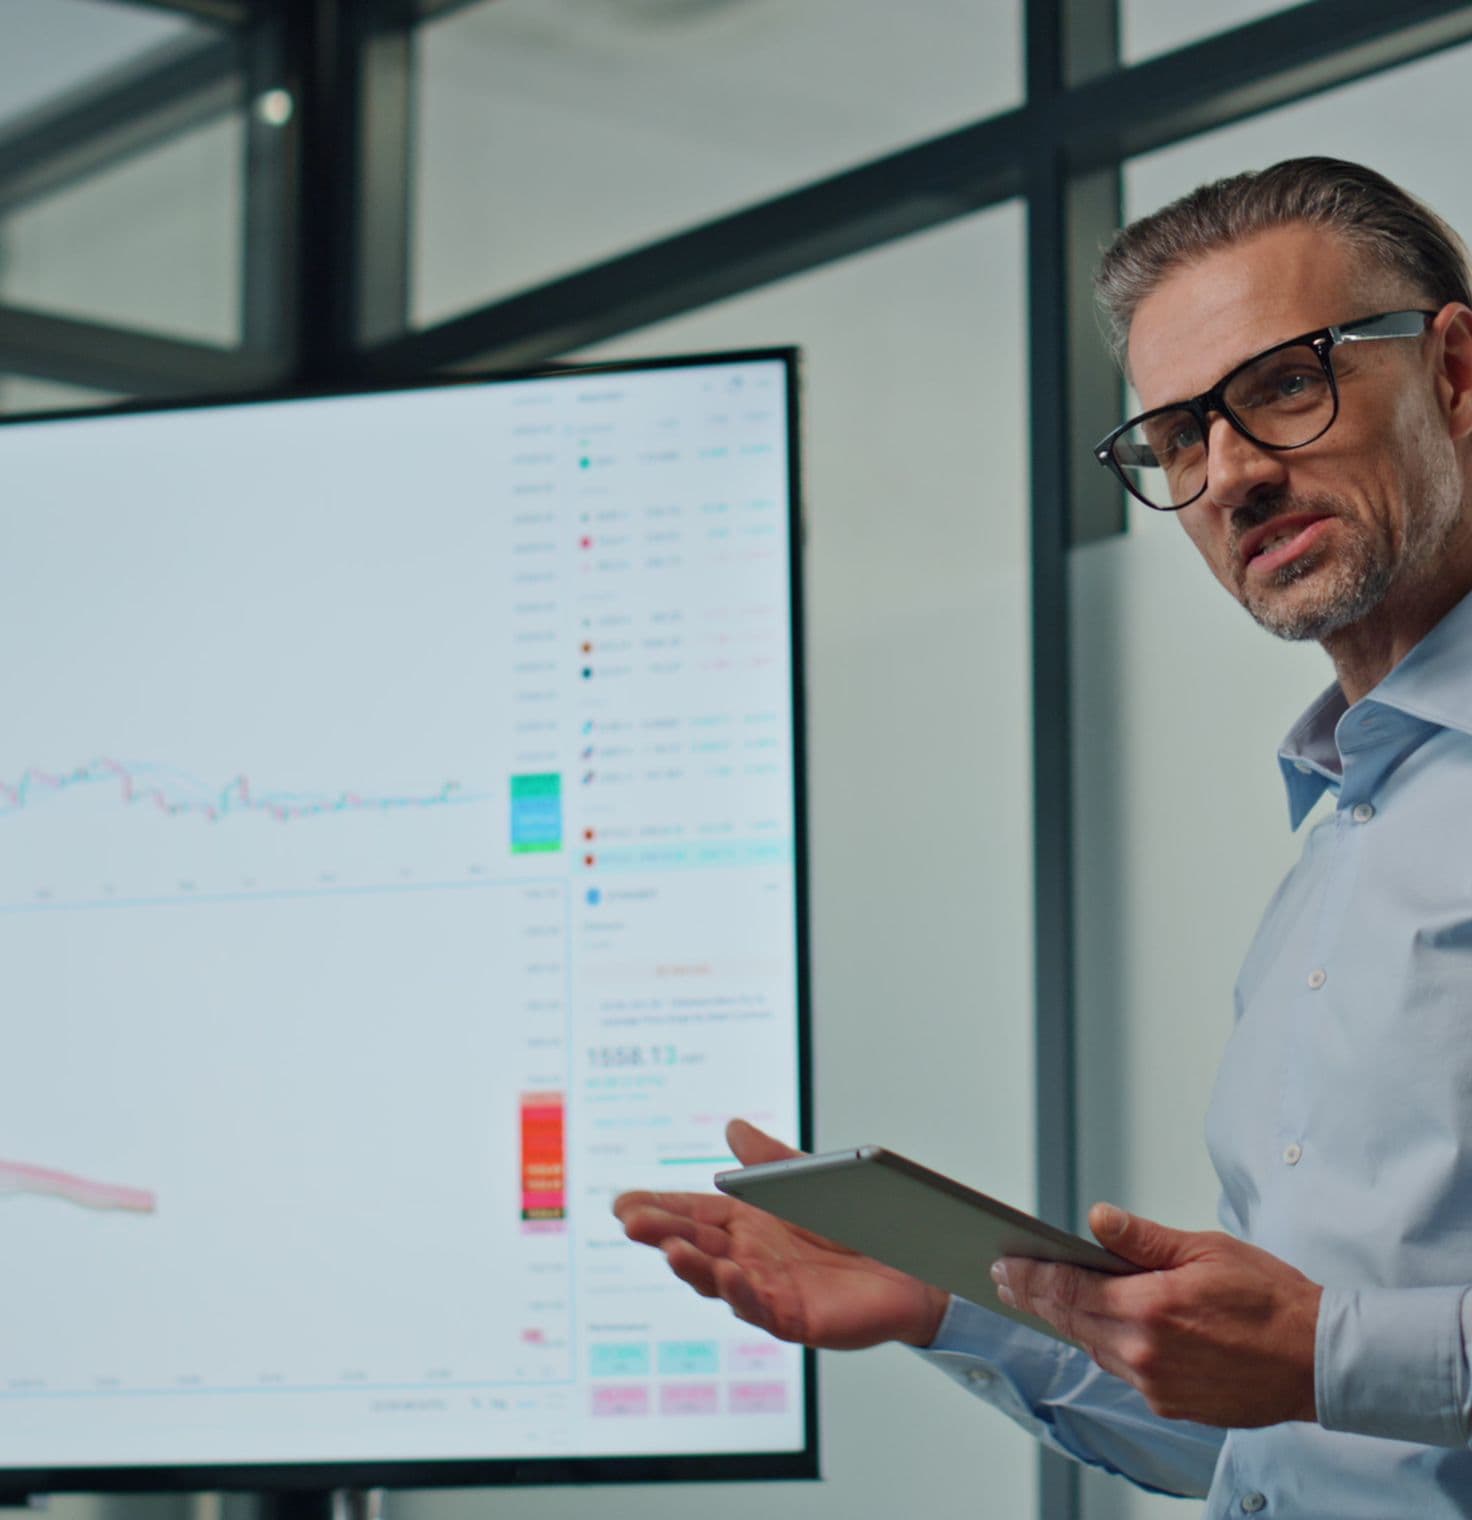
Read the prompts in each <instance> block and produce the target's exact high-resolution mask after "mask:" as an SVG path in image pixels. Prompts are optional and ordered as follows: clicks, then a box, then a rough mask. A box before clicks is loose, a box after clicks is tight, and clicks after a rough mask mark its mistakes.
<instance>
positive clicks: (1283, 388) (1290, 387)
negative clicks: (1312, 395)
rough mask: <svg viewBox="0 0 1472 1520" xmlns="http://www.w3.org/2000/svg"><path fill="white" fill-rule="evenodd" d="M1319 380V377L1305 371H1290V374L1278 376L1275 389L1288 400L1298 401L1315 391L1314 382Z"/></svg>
mask: <svg viewBox="0 0 1472 1520" xmlns="http://www.w3.org/2000/svg"><path fill="white" fill-rule="evenodd" d="M1318 378H1319V377H1318V376H1316V375H1310V374H1308V373H1306V372H1305V371H1304V370H1290V371H1289V372H1288V373H1286V374H1282V375H1279V376H1278V381H1277V385H1276V386H1275V389H1276V391H1277V393H1278V394H1279V395H1280V396H1282V397H1284V398H1285V399H1286V400H1289V401H1296V400H1297V399H1298V397H1300V396H1302V395H1304V394H1305V393H1306V392H1308V391H1310V390H1313V389H1314V382H1315V381H1316V380H1317V379H1318Z"/></svg>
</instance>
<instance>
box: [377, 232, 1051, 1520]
mask: <svg viewBox="0 0 1472 1520" xmlns="http://www.w3.org/2000/svg"><path fill="white" fill-rule="evenodd" d="M1024 288H1025V260H1024V233H1023V218H1022V214H1021V210H1020V208H1019V207H1018V206H1016V205H1007V206H1003V207H998V208H996V209H994V210H991V211H988V212H986V213H984V214H981V215H978V216H975V217H971V218H968V219H966V220H965V221H964V222H960V223H956V224H952V225H951V226H948V227H945V228H942V229H939V230H936V231H933V232H930V233H927V234H925V235H923V236H917V237H913V238H909V239H906V240H904V241H903V242H900V243H897V244H893V245H891V246H889V247H886V248H883V249H881V250H878V251H876V252H873V253H869V254H866V255H863V256H861V257H856V258H853V259H849V260H845V261H844V262H842V263H838V264H834V265H830V266H828V267H827V268H825V269H822V270H819V271H816V272H814V273H812V274H809V275H805V276H802V277H799V278H796V279H792V280H788V281H785V282H783V283H782V284H780V285H777V286H773V287H771V288H769V289H766V290H762V291H758V292H756V293H754V294H751V295H748V296H743V297H740V298H737V299H734V300H730V301H726V302H722V303H720V304H719V305H716V306H713V307H710V308H708V309H706V310H704V311H701V312H698V313H695V314H693V315H691V316H686V317H683V318H680V319H678V320H676V321H671V322H667V323H663V324H661V325H659V326H657V327H654V328H651V329H648V330H646V331H644V332H641V333H639V334H637V335H635V336H632V337H627V338H622V339H619V340H618V341H617V342H615V343H610V344H609V345H607V347H606V349H604V350H603V351H602V352H603V356H612V355H615V354H616V355H619V356H634V355H649V354H660V353H674V352H687V353H689V352H697V351H708V350H711V349H715V348H722V347H727V348H729V347H746V346H749V345H758V346H760V345H764V344H778V343H782V344H785V343H794V342H795V343H799V344H801V345H802V350H803V369H804V385H803V392H804V410H805V417H804V428H803V433H804V440H805V459H804V475H805V477H806V497H807V527H808V532H807V545H806V550H805V555H806V576H805V582H806V588H807V592H806V594H807V608H806V617H805V621H806V625H807V660H806V667H807V675H808V682H809V688H808V703H807V706H808V713H809V730H808V739H809V756H808V795H809V798H810V801H811V820H810V832H811V841H810V842H811V866H812V878H811V879H812V928H813V957H814V959H813V984H814V989H815V997H814V1045H815V1049H816V1051H817V1057H816V1061H815V1068H814V1069H815V1076H816V1097H815V1111H816V1114H817V1118H818V1135H817V1141H818V1145H819V1146H820V1148H835V1147H838V1146H842V1145H848V1144H852V1143H862V1141H863V1140H864V1138H865V1137H871V1138H872V1137H883V1143H884V1144H886V1145H890V1146H893V1147H895V1148H897V1149H899V1150H901V1151H903V1152H905V1153H907V1154H910V1155H912V1156H914V1157H916V1158H917V1159H919V1160H924V1161H928V1162H929V1163H930V1164H931V1165H934V1166H936V1167H939V1168H941V1169H942V1170H946V1171H950V1172H951V1173H953V1174H954V1175H956V1176H958V1177H964V1178H970V1179H972V1180H973V1181H975V1182H976V1183H977V1184H978V1185H979V1186H982V1187H984V1188H988V1189H989V1190H991V1191H993V1192H995V1193H997V1194H999V1195H1000V1196H1002V1197H1004V1198H1010V1199H1016V1200H1020V1201H1022V1202H1024V1203H1025V1202H1027V1201H1028V1200H1030V1199H1031V1198H1032V1196H1033V1193H1034V1180H1033V1178H1034V1172H1033V1161H1032V1141H1031V1136H1032V1125H1033V1118H1032V1115H1033V1104H1032V1083H1033V1076H1032V1072H1033V1062H1032V971H1031V953H1032V952H1031V944H1032V927H1031V925H1032V915H1031V889H1030V883H1031V879H1032V857H1031V811H1030V807H1029V804H1028V801H1027V799H1028V797H1029V792H1030V765H1031V758H1030V757H1031V745H1030V739H1029V734H1030V724H1031V699H1030V685H1029V668H1030V661H1029V656H1028V649H1029V644H1030V637H1029V600H1028V532H1027V520H1028V512H1027V499H1028V498H1027V469H1026V436H1027V432H1026V430H1027V417H1026V395H1027V381H1026V359H1025V348H1024V309H1025V303H1024V300H1023V291H1024ZM584 357H592V356H591V355H588V356H584ZM980 418H985V419H986V436H987V438H988V440H989V442H988V445H987V447H986V449H985V451H984V458H983V459H979V458H978V453H977V446H976V445H977V438H978V436H979V435H978V426H979V423H978V419H980ZM947 1381H948V1380H946V1379H943V1378H940V1377H937V1376H936V1375H935V1374H934V1372H933V1370H932V1369H930V1368H927V1367H924V1366H923V1365H921V1364H919V1363H918V1362H916V1361H915V1360H914V1359H912V1358H909V1357H906V1356H904V1355H902V1354H901V1353H899V1352H898V1351H896V1350H895V1349H894V1348H888V1349H886V1350H883V1351H875V1352H869V1353H866V1354H864V1355H862V1356H843V1357H833V1358H829V1359H827V1360H826V1361H825V1362H824V1364H823V1368H822V1391H823V1401H824V1417H825V1419H826V1421H827V1424H826V1426H825V1428H824V1432H823V1444H824V1461H823V1466H824V1477H825V1481H824V1482H823V1483H821V1484H808V1485H803V1484H785V1483H778V1484H770V1485H767V1486H766V1487H764V1488H763V1490H762V1492H761V1496H760V1502H759V1504H758V1506H757V1507H758V1508H759V1509H760V1511H761V1513H762V1515H763V1517H764V1520H852V1517H853V1516H869V1515H902V1514H905V1513H906V1512H907V1511H909V1510H910V1509H913V1508H914V1506H915V1503H916V1495H917V1494H923V1495H924V1507H925V1509H926V1510H927V1511H933V1512H934V1513H936V1514H952V1513H953V1514H974V1513H985V1514H987V1515H999V1516H1000V1515H1012V1516H1025V1515H1031V1514H1034V1513H1035V1512H1036V1491H1035V1475H1036V1471H1037V1463H1036V1456H1035V1451H1036V1448H1035V1446H1034V1444H1033V1443H1032V1441H1031V1440H1030V1439H1029V1438H1028V1437H1027V1436H1025V1435H1024V1434H1022V1433H1021V1432H1020V1431H1018V1430H1017V1429H1016V1428H1014V1427H1013V1426H1012V1425H1011V1424H1010V1423H1009V1422H1008V1421H1006V1420H1004V1419H1001V1418H999V1417H998V1416H997V1415H996V1414H995V1413H994V1412H993V1411H991V1410H988V1409H983V1408H981V1407H980V1406H978V1405H977V1404H975V1403H974V1402H973V1401H971V1400H969V1399H965V1398H958V1397H957V1396H956V1392H955V1390H954V1389H953V1388H951V1387H948V1386H946V1383H947ZM900 1411H902V1415H901V1414H899V1413H897V1412H900ZM978 1472H982V1473H985V1474H986V1496H985V1501H984V1502H983V1503H982V1504H981V1505H980V1506H979V1507H978V1503H977V1492H976V1474H977V1473H978ZM601 1502H602V1504H603V1505H604V1506H605V1507H608V1508H609V1510H610V1513H618V1514H624V1513H628V1514H638V1515H640V1516H641V1517H643V1520H686V1517H688V1515H689V1512H690V1497H689V1490H688V1489H687V1488H682V1487H680V1486H674V1487H671V1486H668V1485H666V1486H664V1487H662V1488H655V1487H650V1488H643V1489H640V1490H638V1491H637V1493H636V1495H630V1494H629V1493H628V1492H627V1490H621V1491H620V1492H618V1493H617V1494H616V1495H615V1496H613V1497H611V1498H610V1497H604V1498H602V1501H601ZM495 1507H496V1508H497V1509H504V1510H506V1511H507V1513H508V1514H509V1515H511V1516H514V1517H523V1520H525V1517H528V1516H533V1515H534V1516H536V1517H537V1520H578V1517H583V1516H586V1515H588V1514H590V1513H593V1512H596V1511H597V1510H598V1509H599V1508H600V1496H598V1495H597V1494H596V1493H591V1494H590V1493H589V1491H588V1490H586V1489H559V1490H551V1491H547V1492H543V1493H537V1494H522V1493H519V1492H509V1491H508V1492H505V1493H503V1494H501V1495H498V1497H497V1499H496V1501H495ZM699 1507H700V1511H701V1514H702V1516H703V1517H705V1520H750V1517H751V1515H752V1512H753V1499H752V1492H751V1489H750V1487H749V1486H747V1485H740V1484H737V1485H731V1484H715V1485H709V1486H708V1487H707V1488H706V1489H705V1490H704V1491H703V1492H702V1493H701V1495H700V1505H699ZM484 1508H485V1499H484V1496H483V1495H482V1496H476V1495H468V1494H461V1495H456V1494H450V1493H440V1494H429V1493H417V1494H401V1495H398V1496H396V1498H395V1509H396V1514H397V1520H473V1517H475V1516H476V1515H478V1513H479V1512H480V1511H481V1510H482V1509H484Z"/></svg>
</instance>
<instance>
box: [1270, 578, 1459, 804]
mask: <svg viewBox="0 0 1472 1520" xmlns="http://www.w3.org/2000/svg"><path fill="white" fill-rule="evenodd" d="M1366 703H1375V704H1378V705H1379V706H1381V707H1387V708H1390V709H1392V710H1395V711H1398V712H1402V713H1405V714H1406V715H1407V716H1408V717H1412V718H1419V719H1420V720H1421V721H1422V722H1425V723H1433V724H1435V725H1436V726H1437V727H1439V728H1455V729H1458V730H1460V731H1461V732H1462V733H1466V734H1472V595H1468V596H1465V597H1463V598H1462V600H1461V601H1460V602H1458V603H1457V605H1456V606H1455V607H1453V608H1452V610H1451V611H1450V612H1449V613H1447V615H1446V616H1445V617H1444V618H1442V620H1441V621H1440V622H1439V623H1438V624H1437V625H1436V626H1435V627H1434V628H1433V629H1432V630H1431V632H1430V633H1428V634H1427V635H1426V637H1425V638H1424V639H1422V640H1421V642H1420V643H1419V644H1417V645H1416V647H1415V648H1414V649H1412V650H1411V652H1410V653H1409V654H1408V655H1407V656H1406V657H1405V659H1403V660H1402V661H1401V662H1400V664H1399V665H1397V666H1396V667H1395V668H1394V669H1393V670H1391V671H1390V673H1389V674H1388V675H1387V676H1386V677H1385V679H1384V680H1383V681H1381V682H1380V684H1379V685H1378V686H1376V687H1374V688H1373V689H1372V690H1371V691H1369V692H1367V693H1366V694H1365V695H1364V696H1363V697H1361V698H1360V701H1359V702H1356V703H1355V704H1354V705H1355V707H1356V708H1358V707H1361V706H1362V705H1364V704H1366ZM1349 711H1350V705H1349V703H1348V702H1346V701H1345V699H1344V693H1343V692H1342V691H1341V690H1340V689H1339V686H1338V684H1337V683H1336V684H1335V685H1333V686H1330V687H1329V688H1328V689H1327V690H1326V691H1324V692H1322V693H1320V695H1319V696H1318V697H1317V698H1315V700H1314V701H1313V702H1312V703H1311V704H1310V705H1309V706H1308V708H1307V709H1306V710H1305V711H1304V714H1303V716H1302V717H1301V718H1299V720H1298V722H1297V723H1295V724H1294V725H1293V727H1292V728H1291V729H1290V730H1289V732H1288V737H1287V738H1286V739H1285V740H1284V741H1283V746H1282V748H1281V749H1280V750H1279V751H1278V764H1279V766H1280V768H1281V769H1282V772H1283V781H1284V784H1285V786H1286V787H1287V790H1288V816H1289V820H1290V822H1291V824H1292V826H1293V827H1294V828H1295V829H1296V828H1297V827H1298V826H1299V824H1301V823H1302V822H1303V820H1304V818H1305V817H1306V816H1307V815H1308V813H1309V811H1310V809H1311V808H1312V807H1313V805H1314V804H1315V803H1316V802H1317V801H1318V800H1319V798H1320V796H1321V795H1322V794H1323V791H1324V789H1325V787H1330V786H1336V787H1337V786H1338V784H1339V782H1340V780H1341V779H1342V777H1343V774H1344V764H1343V760H1342V758H1341V756H1340V753H1339V744H1338V741H1337V738H1336V736H1335V730H1336V729H1337V727H1338V725H1339V722H1340V720H1341V719H1342V718H1343V717H1344V715H1345V714H1346V713H1347V712H1349Z"/></svg>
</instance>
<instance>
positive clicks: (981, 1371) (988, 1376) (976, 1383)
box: [966, 1367, 997, 1388]
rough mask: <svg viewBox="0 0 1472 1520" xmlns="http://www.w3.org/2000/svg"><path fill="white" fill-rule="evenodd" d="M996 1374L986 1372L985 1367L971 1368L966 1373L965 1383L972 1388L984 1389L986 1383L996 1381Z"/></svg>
mask: <svg viewBox="0 0 1472 1520" xmlns="http://www.w3.org/2000/svg"><path fill="white" fill-rule="evenodd" d="M996 1377H997V1375H996V1373H995V1372H988V1371H987V1369H986V1368H985V1367H971V1368H969V1369H968V1370H967V1372H966V1381H967V1382H968V1383H970V1384H971V1386H972V1387H973V1388H984V1387H985V1386H986V1385H987V1384H988V1383H992V1382H995V1381H996Z"/></svg>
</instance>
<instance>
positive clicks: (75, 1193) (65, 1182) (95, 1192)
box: [0, 1161, 158, 1214]
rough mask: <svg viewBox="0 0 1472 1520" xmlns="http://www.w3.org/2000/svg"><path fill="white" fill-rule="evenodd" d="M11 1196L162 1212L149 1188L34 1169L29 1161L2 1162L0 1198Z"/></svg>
mask: <svg viewBox="0 0 1472 1520" xmlns="http://www.w3.org/2000/svg"><path fill="white" fill-rule="evenodd" d="M7 1193H29V1194H32V1195H33V1196H35V1197H38V1198H59V1199H61V1201H62V1202H63V1203H71V1204H75V1205H76V1206H77V1207H78V1208H81V1209H95V1210H98V1211H108V1210H116V1211H120V1212H123V1213H128V1214H153V1213H156V1212H157V1210H158V1195H157V1194H156V1193H153V1192H150V1191H149V1190H148V1189H147V1188H137V1187H125V1186H124V1185H123V1184H121V1183H117V1182H98V1181H96V1180H95V1179H93V1178H90V1177H78V1176H76V1175H75V1174H74V1173H72V1172H59V1171H56V1170H54V1169H53V1168H51V1167H46V1166H33V1165H32V1164H31V1163H30V1162H27V1161H0V1197H3V1196H4V1195H5V1194H7Z"/></svg>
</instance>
